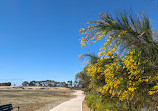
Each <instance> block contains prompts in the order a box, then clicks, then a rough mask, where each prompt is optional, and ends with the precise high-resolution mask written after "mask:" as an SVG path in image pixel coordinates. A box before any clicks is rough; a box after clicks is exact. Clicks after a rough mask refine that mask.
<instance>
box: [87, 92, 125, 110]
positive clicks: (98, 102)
mask: <svg viewBox="0 0 158 111" xmlns="http://www.w3.org/2000/svg"><path fill="white" fill-rule="evenodd" d="M85 101H86V104H87V106H88V107H90V108H91V109H92V110H93V111H108V110H115V111H128V107H127V106H125V105H124V104H123V103H122V102H120V101H119V100H118V98H109V97H105V96H104V97H100V96H99V95H94V94H89V95H87V96H86V97H85Z"/></svg>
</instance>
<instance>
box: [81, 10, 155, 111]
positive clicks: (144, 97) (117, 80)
mask: <svg viewBox="0 0 158 111" xmlns="http://www.w3.org/2000/svg"><path fill="white" fill-rule="evenodd" d="M116 15H117V16H111V15H110V14H108V13H105V14H100V18H101V20H98V21H94V22H89V23H90V24H91V25H90V26H88V27H87V28H82V29H81V30H80V34H81V35H82V36H84V37H82V38H81V45H82V46H86V44H89V45H90V44H91V43H95V42H97V41H100V40H102V39H103V38H105V39H106V41H105V44H104V45H103V47H101V49H100V52H99V53H98V58H96V60H97V62H89V63H88V64H87V68H86V70H87V72H88V74H89V75H90V76H91V84H90V85H91V87H92V88H93V89H96V92H97V91H99V93H101V95H103V96H106V95H111V98H116V97H117V98H119V100H120V102H123V103H125V104H127V106H128V109H129V110H133V109H135V110H139V109H141V108H143V107H146V108H147V109H148V110H154V109H156V104H157V101H158V100H157V99H156V98H158V67H157V66H158V41H157V36H155V35H154V32H153V31H152V29H151V26H150V21H149V18H148V17H147V16H146V15H145V14H144V13H142V14H141V17H139V16H134V15H132V14H130V13H127V12H123V13H120V14H116Z"/></svg>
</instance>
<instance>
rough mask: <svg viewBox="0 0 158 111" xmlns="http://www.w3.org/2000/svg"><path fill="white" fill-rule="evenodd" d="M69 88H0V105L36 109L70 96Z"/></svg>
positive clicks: (25, 110)
mask: <svg viewBox="0 0 158 111" xmlns="http://www.w3.org/2000/svg"><path fill="white" fill-rule="evenodd" d="M71 93H72V91H71V90H68V89H67V90H58V89H0V105H4V104H13V106H20V109H21V111H36V110H39V109H41V108H43V107H46V106H47V105H50V104H55V103H57V102H59V101H64V100H67V99H69V98H71V97H72V95H71Z"/></svg>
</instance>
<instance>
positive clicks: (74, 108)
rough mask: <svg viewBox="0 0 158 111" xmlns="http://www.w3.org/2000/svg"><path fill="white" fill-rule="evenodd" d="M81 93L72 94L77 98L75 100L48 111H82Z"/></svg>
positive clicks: (82, 98) (82, 97) (82, 96)
mask: <svg viewBox="0 0 158 111" xmlns="http://www.w3.org/2000/svg"><path fill="white" fill-rule="evenodd" d="M82 93H83V92H82V91H76V92H75V93H74V95H76V96H77V97H76V98H73V99H71V100H69V101H66V102H64V103H61V104H59V105H58V106H56V107H54V108H53V109H51V110H50V111H82V101H83V100H84V95H83V94H82Z"/></svg>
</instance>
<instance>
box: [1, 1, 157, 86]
mask: <svg viewBox="0 0 158 111" xmlns="http://www.w3.org/2000/svg"><path fill="white" fill-rule="evenodd" d="M130 8H131V9H132V10H133V12H134V13H136V14H139V13H140V12H141V11H145V12H146V13H147V15H148V16H149V18H150V19H151V23H152V25H153V27H154V28H156V26H157V24H158V20H157V18H158V14H157V10H158V1H157V0H1V1H0V82H9V81H10V82H12V83H13V84H14V83H15V84H17V85H20V84H21V82H22V81H24V80H27V81H31V80H47V79H49V80H56V81H68V80H74V76H75V74H76V73H77V72H80V71H81V70H82V68H83V64H82V62H81V61H79V60H78V56H79V55H80V54H84V53H88V51H89V50H90V51H92V52H97V50H98V47H99V44H96V45H92V46H91V47H86V48H84V49H83V48H81V46H80V41H79V39H80V36H79V34H78V30H79V29H80V28H82V27H84V26H85V23H86V22H88V21H92V20H97V19H98V15H99V13H103V12H104V11H108V12H117V11H122V10H124V9H130Z"/></svg>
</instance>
